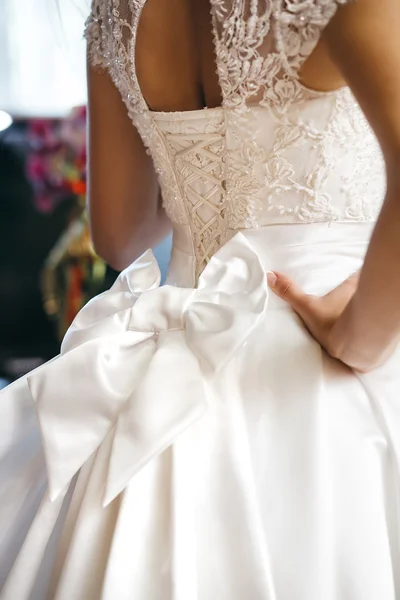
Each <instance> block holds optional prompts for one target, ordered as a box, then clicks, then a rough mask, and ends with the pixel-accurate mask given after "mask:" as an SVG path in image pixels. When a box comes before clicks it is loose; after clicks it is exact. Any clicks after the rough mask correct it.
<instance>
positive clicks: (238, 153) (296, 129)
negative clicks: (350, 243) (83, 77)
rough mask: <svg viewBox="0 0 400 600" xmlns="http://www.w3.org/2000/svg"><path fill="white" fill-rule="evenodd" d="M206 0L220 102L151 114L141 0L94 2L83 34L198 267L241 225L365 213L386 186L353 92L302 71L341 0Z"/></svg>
mask: <svg viewBox="0 0 400 600" xmlns="http://www.w3.org/2000/svg"><path fill="white" fill-rule="evenodd" d="M349 1H351V0H302V1H301V2H300V1H299V0H210V3H211V8H212V22H213V29H214V39H215V48H216V57H217V70H218V74H219V80H220V85H221V91H222V96H223V106H222V107H221V108H220V109H208V110H204V111H192V112H189V113H180V112H177V113H171V114H168V113H154V112H151V111H150V110H149V109H148V107H147V105H146V102H145V100H144V98H143V96H142V94H141V91H140V86H139V82H138V80H137V76H136V71H135V63H134V56H135V43H136V34H137V29H138V25H139V20H140V16H141V12H142V9H143V8H144V5H145V4H146V0H93V7H92V12H91V15H90V17H89V19H88V21H87V27H86V37H87V38H88V44H89V54H90V57H91V61H92V64H93V65H94V66H96V67H99V68H104V69H107V70H108V72H109V73H110V75H111V77H112V79H113V81H114V83H115V85H116V87H117V88H118V89H119V91H120V93H121V96H122V98H123V100H124V102H125V104H126V106H127V110H128V113H129V115H130V117H131V119H132V121H133V123H134V124H135V126H136V127H137V128H138V130H139V133H140V134H141V137H142V139H143V141H144V143H145V145H146V147H147V148H148V152H149V153H150V154H151V156H152V158H153V160H154V163H155V167H156V171H157V174H158V176H159V178H160V185H161V190H162V194H163V201H164V206H165V208H166V210H167V213H168V215H169V216H170V218H171V220H172V221H173V222H174V223H175V224H176V225H180V226H183V227H185V228H187V229H188V231H189V232H190V239H191V246H192V251H193V255H194V256H195V259H196V275H197V276H198V275H199V274H200V273H201V271H202V270H203V269H204V267H205V266H206V264H207V262H208V261H209V259H210V258H211V256H212V255H213V254H214V253H215V252H216V251H217V250H218V249H219V248H220V247H221V245H222V244H224V243H225V241H226V240H227V239H228V238H229V237H230V235H231V233H232V232H234V231H237V230H240V229H248V228H256V227H263V226H266V225H271V224H278V223H280V224H281V223H313V222H333V221H370V220H373V219H375V218H376V216H377V214H378V212H379V209H380V206H381V203H382V200H383V197H384V192H385V185H386V181H385V169H384V164H383V159H382V155H381V152H380V149H379V147H378V144H377V141H376V139H375V137H374V135H373V133H372V131H371V130H370V128H369V125H368V123H367V122H366V120H365V118H364V116H363V114H362V112H361V110H360V108H359V106H358V105H357V103H356V101H355V100H354V98H353V96H352V94H351V93H350V91H349V90H348V89H347V88H345V89H342V90H339V91H338V92H332V93H318V92H313V91H311V90H308V89H306V88H305V87H304V86H303V85H302V84H301V82H300V81H299V77H298V72H299V69H300V67H301V66H302V64H303V63H304V61H305V60H306V59H307V57H308V56H309V55H310V54H311V52H312V51H313V49H314V48H315V46H316V44H317V43H318V40H319V38H320V34H321V31H322V30H323V28H324V27H325V26H326V25H327V24H328V22H329V20H330V19H331V18H332V17H333V15H334V14H335V12H336V10H337V9H338V7H339V5H340V4H345V3H346V2H349Z"/></svg>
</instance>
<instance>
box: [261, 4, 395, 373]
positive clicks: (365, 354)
mask: <svg viewBox="0 0 400 600" xmlns="http://www.w3.org/2000/svg"><path fill="white" fill-rule="evenodd" d="M399 31H400V2H399V0H355V1H354V2H352V3H349V4H348V5H346V6H345V7H342V8H341V9H339V10H338V13H337V15H336V16H335V18H334V19H333V20H332V22H331V24H330V26H329V27H328V28H327V30H326V32H325V36H324V37H325V43H326V44H327V46H328V48H329V51H330V53H331V55H332V57H333V59H334V60H335V62H336V64H337V65H338V66H339V67H340V69H341V72H342V73H343V75H344V77H345V78H346V80H347V82H348V84H349V86H350V87H351V89H352V91H353V92H354V94H355V96H356V98H357V99H358V101H359V103H360V106H361V108H362V109H363V111H364V112H365V115H366V117H367V118H368V120H369V122H370V124H371V126H372V128H373V129H374V131H375V134H376V136H377V138H378V140H379V142H380V145H381V147H382V150H383V153H384V156H385V160H386V166H387V177H388V189H387V196H386V200H385V203H384V206H383V209H382V212H381V215H380V218H379V220H378V223H377V225H376V228H375V230H374V234H373V236H372V240H371V243H370V246H369V250H368V253H367V256H366V259H365V262H364V266H363V268H362V270H361V273H360V276H359V278H352V279H350V280H349V281H347V282H345V283H344V284H343V285H342V286H340V287H339V288H338V289H337V290H334V291H333V292H331V293H330V294H328V295H327V296H325V297H324V298H315V297H312V296H307V295H305V294H304V293H303V292H302V291H301V290H300V289H299V288H298V287H297V286H296V285H295V284H294V283H293V282H292V281H290V280H289V279H288V278H287V277H285V276H284V275H280V274H278V279H277V281H276V282H274V285H273V289H274V290H275V291H276V292H277V293H278V295H280V296H281V297H284V298H285V299H286V300H287V301H288V302H289V303H291V304H292V306H293V307H294V308H295V310H297V312H298V313H299V314H300V316H301V317H302V318H303V319H304V321H305V323H306V325H307V326H308V328H309V329H310V331H311V332H312V333H313V335H314V336H315V337H316V338H317V339H318V341H320V343H321V344H322V345H323V346H325V348H326V349H327V350H328V352H330V353H331V354H333V355H334V356H336V357H337V358H339V359H341V360H342V361H343V362H345V363H346V364H349V365H350V366H352V367H354V368H356V369H360V370H363V371H366V370H370V369H372V368H374V367H376V366H378V365H379V364H381V363H382V362H384V361H385V360H386V358H387V357H388V356H389V355H390V354H391V352H392V351H393V349H394V348H395V347H396V345H397V344H398V343H399V341H400V35H399ZM270 279H271V277H270ZM272 279H273V278H272Z"/></svg>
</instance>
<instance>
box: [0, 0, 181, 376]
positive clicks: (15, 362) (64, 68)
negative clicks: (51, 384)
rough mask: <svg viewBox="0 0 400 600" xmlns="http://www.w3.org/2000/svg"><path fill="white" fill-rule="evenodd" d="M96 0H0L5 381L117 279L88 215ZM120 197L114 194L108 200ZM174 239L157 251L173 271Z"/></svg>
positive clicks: (0, 273)
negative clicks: (90, 48) (98, 251)
mask: <svg viewBox="0 0 400 600" xmlns="http://www.w3.org/2000/svg"><path fill="white" fill-rule="evenodd" d="M89 9H90V6H89V2H88V0H34V1H33V0H0V184H1V185H0V387H1V386H2V385H4V384H5V383H6V382H10V381H12V380H14V379H16V378H17V377H20V376H21V375H24V374H25V373H27V372H28V371H30V370H31V369H33V368H35V367H37V366H39V365H40V364H42V363H43V362H45V361H46V360H48V359H50V358H52V357H53V356H55V355H56V354H57V353H58V351H59V346H60V341H61V339H62V336H63V334H64V332H65V330H66V329H67V327H68V326H69V324H70V323H71V321H72V319H73V318H74V316H75V315H76V313H77V311H78V310H79V309H80V308H81V307H82V306H83V304H84V303H85V302H87V301H88V300H89V299H90V298H91V297H92V296H93V295H95V294H97V293H100V292H101V291H103V290H104V289H107V288H108V287H109V286H110V285H112V283H113V281H114V280H115V278H116V276H117V275H118V274H117V273H116V272H115V271H112V270H111V269H110V268H109V267H108V266H107V265H106V264H104V262H103V261H102V260H100V259H99V258H98V257H97V256H96V255H95V254H94V253H93V250H92V247H91V244H90V237H89V232H88V226H87V222H86V216H85V210H84V206H85V192H86V177H85V165H86V140H85V127H86V125H85V123H86V106H85V104H86V82H85V78H86V74H85V42H84V40H83V29H84V22H85V19H86V17H87V15H88V13H89ZM110 201H112V198H110ZM170 246H171V240H170V239H166V240H165V241H164V242H163V244H161V245H160V247H159V248H157V249H156V251H155V253H156V256H157V259H158V261H159V263H160V267H161V270H162V273H163V276H165V272H166V269H167V267H168V262H169V254H170Z"/></svg>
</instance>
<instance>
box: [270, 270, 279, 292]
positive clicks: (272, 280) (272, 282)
mask: <svg viewBox="0 0 400 600" xmlns="http://www.w3.org/2000/svg"><path fill="white" fill-rule="evenodd" d="M277 280H278V278H277V276H276V275H275V273H274V272H273V271H267V281H268V285H269V286H270V287H272V288H273V287H275V285H276V282H277Z"/></svg>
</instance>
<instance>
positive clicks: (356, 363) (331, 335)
mask: <svg viewBox="0 0 400 600" xmlns="http://www.w3.org/2000/svg"><path fill="white" fill-rule="evenodd" d="M359 277H360V272H359V271H358V272H357V273H354V274H353V275H352V276H351V277H349V278H348V279H346V280H345V281H344V282H343V283H341V284H340V285H339V286H338V287H337V288H335V289H334V290H332V291H331V292H329V293H328V294H326V295H325V296H321V297H320V296H312V295H310V294H306V293H304V292H303V290H302V289H301V287H300V286H299V285H297V284H296V283H295V282H294V281H293V280H292V279H291V278H290V277H287V276H286V275H283V274H281V273H277V272H269V273H268V275H267V279H268V284H269V287H270V288H271V289H272V291H273V292H274V293H275V294H276V295H277V296H279V297H280V298H282V299H283V300H285V301H286V302H288V304H290V306H291V307H292V308H293V310H294V311H295V312H297V313H298V315H299V316H300V317H301V319H302V320H303V321H304V324H305V326H306V327H307V329H308V330H309V331H310V333H311V335H312V336H313V337H314V338H315V339H316V340H317V341H318V342H319V343H320V344H321V346H322V347H323V348H324V349H325V350H326V351H327V352H328V354H330V355H331V356H333V357H334V358H337V359H339V360H341V361H342V362H344V363H346V364H347V365H348V366H349V367H351V368H353V369H356V370H360V371H367V370H370V369H372V368H374V367H375V366H377V365H375V364H373V362H372V361H370V360H368V361H366V360H365V357H362V356H361V353H360V355H359V354H358V353H357V352H355V351H353V350H352V351H350V341H351V340H350V338H349V337H348V336H349V333H350V332H351V327H348V326H347V324H346V323H347V321H348V315H347V313H348V312H349V307H350V303H351V300H352V298H353V296H354V294H355V292H356V291H357V286H358V282H359ZM350 312H351V311H350ZM367 362H368V364H366V363H367Z"/></svg>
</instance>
